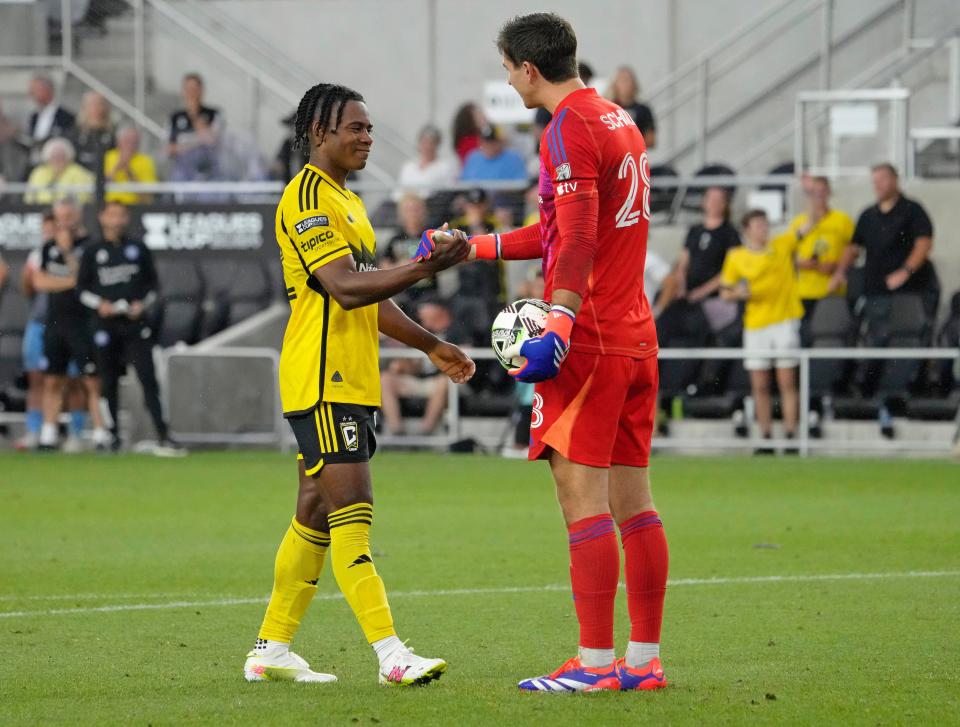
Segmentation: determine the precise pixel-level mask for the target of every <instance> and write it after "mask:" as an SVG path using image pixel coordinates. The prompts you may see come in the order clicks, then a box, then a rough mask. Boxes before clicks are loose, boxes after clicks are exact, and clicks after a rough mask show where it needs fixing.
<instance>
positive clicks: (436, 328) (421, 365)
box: [380, 300, 456, 436]
mask: <svg viewBox="0 0 960 727" xmlns="http://www.w3.org/2000/svg"><path fill="white" fill-rule="evenodd" d="M417 318H418V319H419V321H420V325H422V326H423V327H424V328H426V329H427V330H428V331H430V332H431V333H433V334H434V335H436V336H439V337H440V338H441V339H442V340H445V341H446V340H448V334H449V333H450V330H451V326H452V324H453V317H452V316H451V315H450V309H449V308H448V307H447V306H446V304H444V303H443V302H442V301H440V300H425V301H423V302H421V303H420V305H419V306H418V307H417ZM449 342H450V343H456V342H455V341H449ZM448 381H449V379H448V378H447V376H446V375H445V374H441V373H439V372H438V371H437V369H436V368H435V367H434V366H433V364H431V363H430V362H429V361H422V360H418V359H402V358H395V359H392V360H391V361H390V364H389V365H388V366H387V368H386V369H385V370H384V371H382V372H381V374H380V386H381V396H382V406H381V410H382V411H383V421H384V425H385V426H386V429H387V432H388V433H389V434H393V435H400V434H404V433H405V428H404V424H403V416H402V414H401V410H400V400H401V399H403V398H409V397H415V398H420V399H426V400H427V406H426V409H425V411H424V414H423V419H422V420H421V422H420V426H419V427H418V429H417V434H419V435H421V436H428V435H430V434H433V432H434V431H435V430H436V429H437V426H438V425H439V424H440V419H441V418H442V417H443V412H444V411H445V410H446V408H447V382H448Z"/></svg>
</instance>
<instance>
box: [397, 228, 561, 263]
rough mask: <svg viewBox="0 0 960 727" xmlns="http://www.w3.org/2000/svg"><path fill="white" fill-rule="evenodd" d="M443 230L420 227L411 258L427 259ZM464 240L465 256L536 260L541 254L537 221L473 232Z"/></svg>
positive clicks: (417, 259)
mask: <svg viewBox="0 0 960 727" xmlns="http://www.w3.org/2000/svg"><path fill="white" fill-rule="evenodd" d="M445 227H446V225H444V228H445ZM445 232H446V230H445V229H439V230H424V232H423V235H421V236H420V246H419V247H418V248H417V253H416V254H415V255H414V256H413V260H414V262H420V261H422V260H429V259H430V256H431V255H432V254H433V249H434V245H435V244H436V243H435V239H444V235H443V234H442V233H445ZM467 242H469V243H470V254H469V255H468V256H467V259H468V260H539V259H540V258H541V257H543V245H542V243H541V242H540V223H539V222H538V223H537V224H535V225H527V226H526V227H521V228H519V229H516V230H513V231H511V232H504V233H503V234H497V233H493V234H489V235H473V236H472V237H469V238H467Z"/></svg>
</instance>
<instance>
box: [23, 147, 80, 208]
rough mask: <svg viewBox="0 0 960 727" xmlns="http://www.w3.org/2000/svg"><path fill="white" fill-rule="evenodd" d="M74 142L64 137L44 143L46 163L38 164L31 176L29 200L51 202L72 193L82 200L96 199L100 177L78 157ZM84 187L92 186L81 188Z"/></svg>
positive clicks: (27, 195)
mask: <svg viewBox="0 0 960 727" xmlns="http://www.w3.org/2000/svg"><path fill="white" fill-rule="evenodd" d="M75 158H76V153H75V152H74V149H73V144H71V143H70V142H69V141H67V140H66V139H63V138H59V137H58V138H55V139H50V140H49V141H47V142H46V143H45V144H44V145H43V151H42V152H41V159H42V162H43V163H42V164H40V165H39V166H37V167H34V169H33V171H32V172H30V176H29V177H28V178H27V186H28V187H29V189H28V190H27V193H26V194H25V195H24V200H25V201H26V202H27V203H28V204H50V203H51V202H55V201H57V200H60V199H64V198H66V197H72V198H74V199H76V200H77V201H78V202H80V203H81V204H85V203H87V202H89V201H90V200H91V199H93V189H92V188H93V185H94V184H95V183H96V181H97V180H96V177H95V176H94V174H93V172H91V171H90V170H88V169H84V168H83V167H81V166H80V165H79V164H77V163H76V161H74V160H75ZM81 187H90V188H91V189H90V190H89V191H81V189H78V188H81Z"/></svg>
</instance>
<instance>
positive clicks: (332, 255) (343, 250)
mask: <svg viewBox="0 0 960 727" xmlns="http://www.w3.org/2000/svg"><path fill="white" fill-rule="evenodd" d="M349 253H350V248H349V246H346V245H344V246H343V247H338V248H337V249H336V250H331V251H330V252H325V253H324V254H323V255H321V256H320V257H318V258H317V259H316V260H311V261H310V262H308V263H305V264H304V269H305V270H306V271H307V272H308V273H313V271H314V270H316V269H317V268H318V267H320V263H322V262H323V261H324V260H326V261H327V262H332V261H333V260H335V259H336V258H338V257H344V256H345V255H347V254H349Z"/></svg>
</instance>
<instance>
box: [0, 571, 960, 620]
mask: <svg viewBox="0 0 960 727" xmlns="http://www.w3.org/2000/svg"><path fill="white" fill-rule="evenodd" d="M958 576H960V570H941V571H900V572H892V573H824V574H819V575H782V576H742V577H741V576H738V577H729V578H724V577H717V578H680V579H676V580H672V581H668V583H667V585H668V586H670V587H673V588H676V587H678V586H714V585H719V586H722V585H738V584H744V585H746V584H751V583H803V582H817V581H866V580H886V579H893V578H954V577H958ZM620 587H621V588H623V584H622V583H621V584H620ZM569 588H570V586H569V585H567V584H566V583H564V584H552V585H546V586H512V587H511V586H507V587H500V588H451V589H443V590H434V591H393V592H392V593H389V594H388V595H389V597H390V598H391V599H396V598H420V597H424V596H427V597H434V596H474V595H485V594H509V593H539V592H545V591H566V590H568V589H569ZM163 596H164V594H154V597H158V598H159V597H163ZM82 597H84V596H80V597H78V598H82ZM86 597H87V598H90V597H92V594H88V595H87V596H86ZM102 597H103V598H123V597H124V596H122V595H119V596H118V595H104V596H102ZM22 598H23V600H27V599H30V598H32V597H30V596H24V597H22ZM37 598H47V597H45V596H40V597H37ZM59 598H63V599H68V600H69V598H72V597H70V596H63V597H59ZM339 598H342V596H341V595H340V594H339V593H336V592H334V593H318V594H317V595H316V596H315V599H316V600H320V601H332V600H337V599H339ZM267 601H268V599H267V598H266V597H264V596H257V597H253V598H249V597H248V598H242V597H236V598H220V599H215V600H206V601H198V600H192V601H166V602H163V603H121V604H112V605H109V606H81V607H77V608H53V609H39V610H32V611H0V618H20V617H35V616H66V615H72V614H84V613H115V612H118V611H161V610H168V609H174V608H201V607H208V606H242V605H248V604H254V603H266V602H267Z"/></svg>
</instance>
